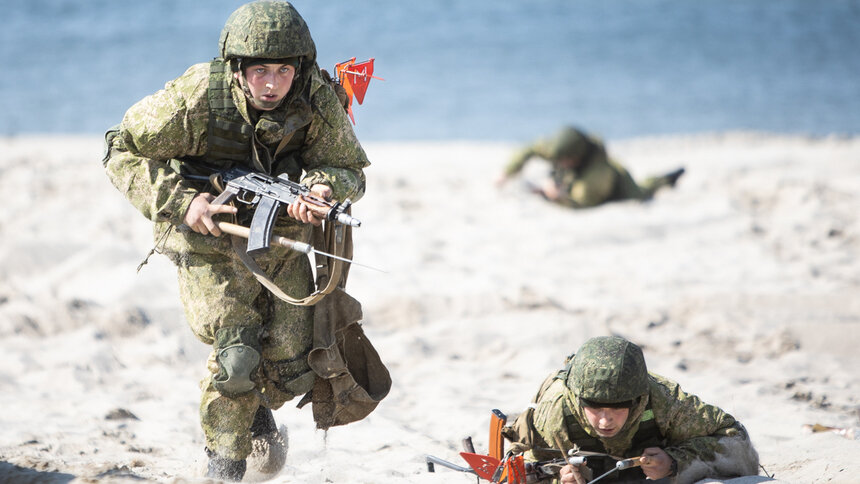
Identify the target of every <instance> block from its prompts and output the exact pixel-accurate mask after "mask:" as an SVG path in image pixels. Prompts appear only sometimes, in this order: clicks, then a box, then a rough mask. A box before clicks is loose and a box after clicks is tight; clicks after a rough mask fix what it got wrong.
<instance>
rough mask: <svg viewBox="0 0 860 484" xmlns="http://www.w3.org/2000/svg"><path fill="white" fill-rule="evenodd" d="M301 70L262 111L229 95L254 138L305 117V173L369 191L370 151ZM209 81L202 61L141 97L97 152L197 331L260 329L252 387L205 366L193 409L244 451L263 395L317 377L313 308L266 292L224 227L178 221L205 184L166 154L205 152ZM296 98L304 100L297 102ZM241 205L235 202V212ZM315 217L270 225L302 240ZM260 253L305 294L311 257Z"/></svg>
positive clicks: (233, 451) (294, 388)
mask: <svg viewBox="0 0 860 484" xmlns="http://www.w3.org/2000/svg"><path fill="white" fill-rule="evenodd" d="M302 76H303V79H302V80H301V81H300V82H297V83H295V84H294V86H293V87H295V88H297V89H296V92H294V91H293V90H292V89H291V91H290V94H289V96H288V97H289V98H288V100H287V101H288V102H285V103H283V104H282V105H281V106H280V107H278V108H277V109H276V110H275V111H271V112H266V113H264V115H258V114H257V113H255V112H253V110H250V109H249V108H248V104H247V101H246V98H245V95H244V94H243V92H242V90H241V88H240V87H239V86H238V85H237V84H236V83H234V85H233V87H232V98H233V101H234V103H235V104H236V107H237V109H238V111H239V112H240V113H241V115H242V118H244V120H245V121H246V122H247V123H248V124H249V125H251V126H252V127H253V128H254V134H255V138H256V139H257V140H259V141H260V142H261V143H262V144H263V146H265V147H266V148H267V149H269V150H271V151H274V149H275V147H276V146H277V145H278V143H279V142H280V141H281V139H282V138H283V137H285V136H289V135H290V134H291V133H293V132H295V130H297V129H300V128H306V135H305V141H304V144H303V145H302V146H301V147H300V148H299V149H298V151H297V152H296V153H295V155H294V156H293V158H294V159H296V160H299V162H300V164H301V168H302V170H303V172H304V174H305V175H304V177H303V179H302V180H301V181H302V183H304V184H306V185H307V186H311V185H313V184H316V183H322V184H326V185H329V186H330V187H332V190H333V197H334V198H335V199H338V200H343V199H346V198H350V199H352V200H353V201H357V200H359V199H360V198H361V196H362V195H363V193H364V184H365V178H364V174H363V169H364V168H365V167H366V166H368V165H369V162H368V160H367V156H366V155H365V153H364V150H363V149H362V148H361V146H360V144H359V143H358V140H357V139H356V138H355V134H354V132H353V130H352V127H351V125H350V124H349V120H348V118H347V116H346V113H345V112H344V109H343V107H342V105H341V104H340V102H339V100H338V98H337V96H336V95H335V93H334V92H333V91H332V89H331V88H330V87H329V86H327V85H326V84H325V83H324V81H323V79H322V77H321V75H320V72H319V69H318V68H317V66H316V65H315V64H310V65H305V66H304V67H303V70H302ZM208 86H209V63H203V64H198V65H195V66H192V67H190V68H189V69H188V70H187V71H186V72H185V73H184V74H183V75H182V76H181V77H179V78H177V79H175V80H172V81H170V82H168V83H167V84H166V85H165V88H164V89H163V90H161V91H158V92H157V93H155V94H153V95H151V96H148V97H146V98H144V99H143V100H141V101H139V102H138V103H137V104H135V105H134V106H132V107H131V108H130V109H129V110H128V111H127V113H126V115H125V117H124V118H123V121H122V124H121V125H120V128H119V131H118V133H116V135H115V136H114V135H112V134H111V135H109V136H108V138H107V141H108V151H107V153H106V155H105V159H104V160H103V161H104V165H105V170H106V172H107V174H108V177H109V178H110V180H111V182H112V183H113V184H114V186H115V187H116V188H117V189H118V190H119V191H120V192H122V193H123V194H124V195H125V196H126V198H128V200H129V201H130V202H131V203H132V205H134V206H135V207H136V208H137V209H138V210H139V211H140V212H141V213H142V214H143V215H144V216H145V217H147V218H148V219H150V220H152V221H153V222H155V228H154V234H155V238H156V241H157V244H158V245H157V248H158V249H159V250H160V251H161V252H162V253H164V254H165V255H167V256H168V257H169V258H170V259H171V260H172V261H173V262H174V263H175V264H176V266H177V271H178V278H179V288H180V296H181V299H182V302H183V305H184V308H185V314H186V318H187V320H188V323H189V325H190V326H191V329H192V330H193V331H194V333H195V335H197V337H198V338H199V339H200V340H201V341H203V342H205V343H207V344H213V343H214V341H215V333H216V332H217V331H218V330H219V329H221V328H226V327H234V326H239V327H245V328H256V329H258V334H259V343H260V346H261V347H262V357H263V361H262V364H261V366H260V367H259V369H258V370H257V371H256V372H255V373H254V374H253V375H252V380H253V381H254V382H255V384H256V387H255V389H254V390H252V391H250V392H248V393H246V394H243V395H240V396H234V397H227V396H224V395H221V394H219V393H218V392H217V391H216V390H215V389H214V387H213V386H212V378H211V376H209V377H207V378H205V379H204V380H203V381H202V383H201V388H202V391H203V394H202V398H201V407H200V410H201V412H200V413H201V423H202V427H203V430H204V433H205V434H206V443H207V447H208V448H209V449H210V450H212V451H214V452H216V453H217V454H218V455H220V456H223V457H227V458H230V459H234V460H241V459H244V458H245V457H246V456H247V455H248V453H249V452H250V451H251V445H250V432H249V427H250V425H251V422H252V421H253V418H254V414H255V412H256V410H257V408H258V406H259V405H264V406H266V407H268V408H272V409H277V408H279V407H280V406H281V405H283V403H284V402H286V401H288V400H290V399H292V398H293V397H295V396H297V395H300V394H302V393H306V392H307V391H308V390H309V389H310V388H311V387H312V385H313V373H310V369H309V367H308V364H307V358H306V356H307V352H308V351H309V350H310V348H311V345H312V337H313V309H312V308H307V307H296V306H291V305H289V304H286V303H283V302H281V301H280V300H278V299H277V298H273V297H272V296H271V295H270V294H269V293H268V292H267V291H266V290H265V289H263V288H262V287H261V286H260V284H259V283H258V282H257V281H256V280H255V279H254V278H253V276H252V275H251V274H250V272H248V270H247V269H246V268H245V267H244V265H243V264H242V263H241V261H240V260H239V258H238V257H237V256H236V254H235V253H234V252H233V248H232V244H231V240H230V237H229V236H222V237H213V236H210V235H201V234H197V233H194V232H191V231H190V230H181V228H179V227H180V226H181V224H182V223H183V218H184V215H185V212H186V211H187V209H188V206H189V205H190V203H191V200H192V199H193V198H194V196H196V195H197V194H198V193H199V191H200V190H201V189H202V187H201V186H200V185H195V184H194V183H192V182H189V181H187V180H185V179H183V178H182V177H181V176H180V175H179V174H177V173H176V171H175V170H174V169H172V168H171V163H174V164H175V163H177V162H178V163H179V164H182V163H194V161H195V160H205V159H206V158H205V157H206V154H207V151H208V146H207V128H208V123H209V106H208V100H207V99H208V98H207V89H208ZM297 86H299V87H297ZM300 105H306V106H308V107H307V108H305V109H301V110H299V109H297V106H300ZM296 111H302V112H310V113H312V114H311V116H309V118H308V120H307V122H305V124H301V123H298V125H297V123H296V122H295V121H296V120H295V119H294V118H291V117H290V114H289V113H292V112H296ZM273 120H274V121H273ZM308 122H309V124H307V123H308ZM273 174H275V175H277V174H278V173H277V172H275V173H273ZM247 215H248V213H247V211H246V210H245V209H244V208H240V213H239V217H240V219H241V218H243V217H247ZM310 228H311V227H310V226H309V225H302V224H300V223H299V222H296V221H294V220H292V219H290V218H288V217H287V216H282V217H280V218H279V219H278V221H277V222H276V226H275V233H276V234H278V235H283V236H285V237H288V238H291V239H295V240H300V241H305V242H308V241H309V240H310V235H311V230H310ZM257 261H258V263H259V264H260V265H261V266H262V267H263V268H264V269H265V270H266V271H267V272H268V274H269V275H270V276H271V277H272V278H273V280H274V281H275V282H276V283H277V284H279V285H280V287H282V288H284V290H285V291H286V292H287V293H289V294H290V295H292V296H294V297H303V296H306V295H307V294H309V293H310V292H311V291H312V289H313V279H312V277H313V273H312V270H311V266H310V264H309V261H308V258H307V257H306V256H304V255H301V254H298V253H295V252H290V251H288V250H287V249H284V248H280V247H273V248H272V249H271V250H270V251H269V253H268V254H266V255H265V256H262V257H258V258H257ZM209 370H210V372H211V373H212V374H213V375H214V374H216V373H217V372H218V368H217V364H216V363H215V359H214V352H213V357H212V358H210V360H209Z"/></svg>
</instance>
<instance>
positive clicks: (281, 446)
mask: <svg viewBox="0 0 860 484" xmlns="http://www.w3.org/2000/svg"><path fill="white" fill-rule="evenodd" d="M251 446H252V449H251V455H249V456H248V459H247V462H248V473H247V474H246V475H245V477H246V478H247V479H249V480H252V481H255V482H257V481H264V480H269V479H271V478H272V477H274V476H275V475H277V474H278V472H280V471H281V469H282V468H283V467H284V464H285V463H286V462H287V428H286V427H281V429H280V430H279V429H278V427H277V424H276V423H275V417H274V416H273V415H272V411H271V410H269V409H268V408H266V407H263V406H260V407H258V408H257V413H256V414H254V422H253V423H252V424H251Z"/></svg>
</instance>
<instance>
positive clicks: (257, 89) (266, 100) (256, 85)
mask: <svg viewBox="0 0 860 484" xmlns="http://www.w3.org/2000/svg"><path fill="white" fill-rule="evenodd" d="M295 76H296V68H295V67H293V66H291V65H289V64H257V65H253V66H250V67H247V68H246V69H245V81H246V82H247V83H248V90H249V91H251V99H250V101H251V105H252V106H254V107H255V108H257V109H259V110H261V111H270V110H272V109H275V108H276V107H278V105H279V104H280V103H281V101H282V100H283V99H284V97H285V96H286V95H287V93H288V92H290V87H292V85H293V79H294V78H295Z"/></svg>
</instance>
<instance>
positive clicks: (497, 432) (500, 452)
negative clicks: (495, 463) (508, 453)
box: [490, 408, 508, 460]
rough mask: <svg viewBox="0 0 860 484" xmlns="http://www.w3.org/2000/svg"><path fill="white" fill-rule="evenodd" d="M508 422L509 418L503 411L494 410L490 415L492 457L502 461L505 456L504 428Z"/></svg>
mask: <svg viewBox="0 0 860 484" xmlns="http://www.w3.org/2000/svg"><path fill="white" fill-rule="evenodd" d="M507 421H508V417H507V416H506V415H505V414H503V413H502V412H501V410H499V409H497V408H494V409H493V412H492V413H491V415H490V457H493V458H496V459H499V460H501V459H502V457H504V455H505V439H504V437H502V428H503V427H504V426H505V424H506V423H507Z"/></svg>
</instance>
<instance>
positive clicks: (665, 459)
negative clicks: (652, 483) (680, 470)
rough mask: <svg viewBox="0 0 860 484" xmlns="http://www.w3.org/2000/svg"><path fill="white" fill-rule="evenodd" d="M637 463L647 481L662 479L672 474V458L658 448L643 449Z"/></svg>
mask: <svg viewBox="0 0 860 484" xmlns="http://www.w3.org/2000/svg"><path fill="white" fill-rule="evenodd" d="M639 462H641V463H642V472H644V473H645V475H646V476H647V477H648V479H662V478H664V477H666V476H668V475H669V474H671V473H672V457H670V456H669V454H667V453H666V452H665V451H664V450H663V449H661V448H659V447H648V448H647V449H645V450H644V451H643V452H642V458H641V459H639Z"/></svg>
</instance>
